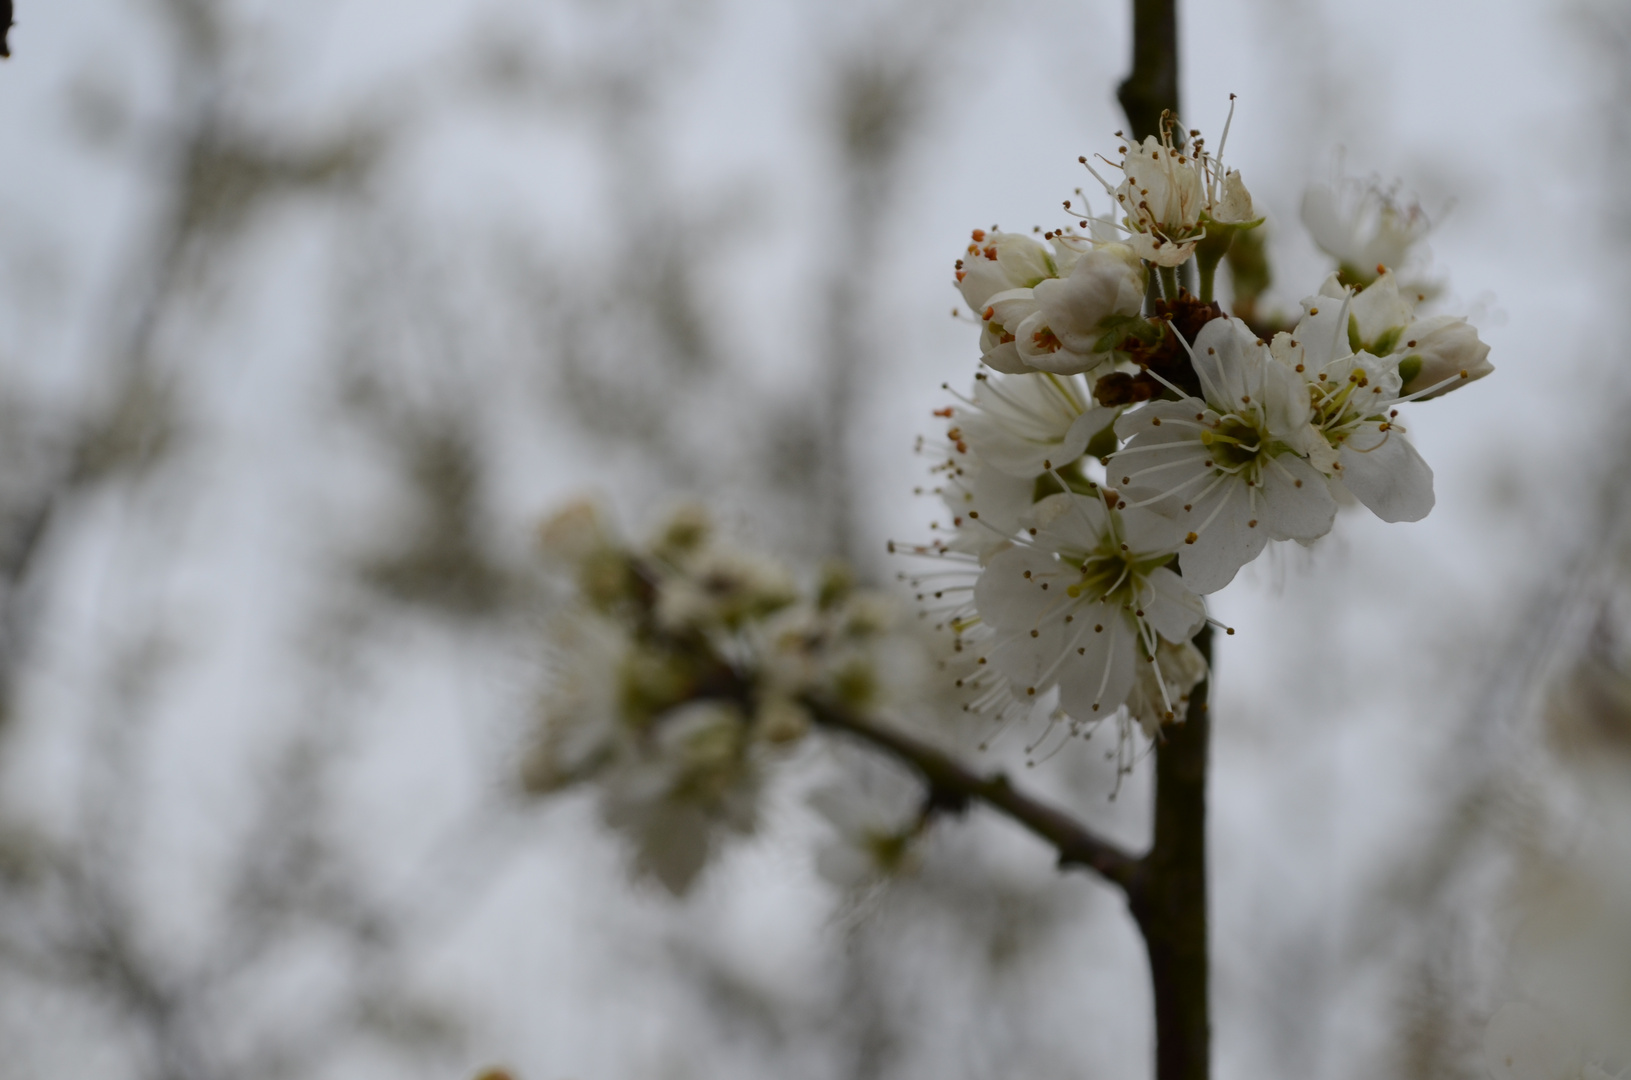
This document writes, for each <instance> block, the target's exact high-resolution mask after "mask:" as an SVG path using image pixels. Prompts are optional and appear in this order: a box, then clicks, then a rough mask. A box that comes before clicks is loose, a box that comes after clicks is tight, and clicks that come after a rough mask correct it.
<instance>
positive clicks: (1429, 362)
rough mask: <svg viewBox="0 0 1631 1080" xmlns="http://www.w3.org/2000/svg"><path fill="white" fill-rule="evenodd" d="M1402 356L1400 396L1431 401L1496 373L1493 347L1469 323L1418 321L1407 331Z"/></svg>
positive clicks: (1440, 318) (1448, 318) (1445, 319)
mask: <svg viewBox="0 0 1631 1080" xmlns="http://www.w3.org/2000/svg"><path fill="white" fill-rule="evenodd" d="M1398 352H1399V353H1400V358H1399V377H1400V379H1401V380H1402V381H1403V384H1404V385H1403V386H1402V387H1401V388H1400V392H1401V393H1402V394H1404V395H1405V396H1406V397H1411V398H1416V399H1417V400H1421V401H1427V400H1430V399H1432V398H1436V397H1441V396H1443V395H1444V394H1448V393H1449V392H1450V391H1451V390H1455V389H1457V388H1458V387H1462V386H1465V385H1467V384H1468V383H1470V382H1473V381H1474V380H1476V379H1482V378H1483V377H1484V376H1485V375H1488V374H1489V373H1490V372H1492V371H1494V370H1495V365H1494V364H1491V363H1490V362H1489V346H1488V345H1486V344H1484V343H1483V342H1482V341H1480V340H1479V338H1478V331H1477V330H1475V329H1473V327H1472V324H1471V323H1469V322H1467V320H1466V319H1462V318H1456V317H1453V316H1449V315H1438V316H1434V317H1432V318H1428V319H1418V320H1416V321H1415V322H1413V323H1411V324H1410V326H1409V327H1407V328H1406V330H1405V333H1404V334H1403V335H1402V337H1401V338H1400V342H1399V346H1398Z"/></svg>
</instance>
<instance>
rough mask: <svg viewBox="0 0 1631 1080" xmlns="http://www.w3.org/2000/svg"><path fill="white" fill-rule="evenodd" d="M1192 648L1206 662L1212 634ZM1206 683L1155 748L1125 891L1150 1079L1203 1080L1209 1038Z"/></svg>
mask: <svg viewBox="0 0 1631 1080" xmlns="http://www.w3.org/2000/svg"><path fill="white" fill-rule="evenodd" d="M1195 645H1196V647H1197V648H1199V649H1200V650H1201V652H1202V653H1204V654H1205V655H1206V658H1207V663H1208V664H1209V665H1210V663H1211V660H1212V628H1211V627H1210V626H1207V627H1204V628H1203V629H1202V630H1201V632H1200V634H1199V635H1198V636H1197V637H1196V638H1195ZM1210 681H1211V678H1210V676H1208V678H1207V681H1206V682H1203V683H1201V684H1200V685H1199V686H1197V687H1196V688H1195V689H1194V691H1193V692H1192V693H1191V694H1190V698H1189V711H1188V713H1187V714H1186V715H1185V718H1184V722H1183V723H1182V724H1169V725H1168V726H1167V727H1166V728H1165V729H1164V732H1163V734H1164V735H1165V738H1164V739H1163V740H1162V741H1161V742H1160V743H1159V744H1157V746H1156V750H1155V840H1154V842H1153V843H1152V844H1151V845H1150V851H1149V854H1147V855H1145V856H1144V858H1143V859H1142V860H1140V863H1139V870H1138V874H1137V876H1136V877H1135V878H1134V880H1133V883H1132V887H1131V888H1130V889H1129V890H1128V901H1129V906H1130V907H1131V908H1132V912H1133V918H1134V919H1135V920H1137V922H1138V928H1139V930H1140V932H1142V933H1143V935H1144V945H1145V949H1146V950H1147V952H1148V953H1149V957H1150V980H1151V984H1152V991H1153V997H1154V1001H1155V1037H1156V1047H1155V1075H1156V1080H1206V1077H1207V1075H1208V1070H1209V1064H1208V1062H1209V1056H1210V1046H1211V1039H1212V1029H1211V1018H1210V1004H1209V1001H1210V999H1209V994H1208V987H1209V984H1210V979H1211V970H1210V965H1209V963H1208V959H1207V919H1206V906H1207V905H1206V773H1207V758H1208V743H1209V742H1210V737H1211V729H1212V721H1211V717H1210V714H1209V710H1208V708H1207V698H1208V697H1209V696H1210V694H1209V690H1210V686H1209V684H1210Z"/></svg>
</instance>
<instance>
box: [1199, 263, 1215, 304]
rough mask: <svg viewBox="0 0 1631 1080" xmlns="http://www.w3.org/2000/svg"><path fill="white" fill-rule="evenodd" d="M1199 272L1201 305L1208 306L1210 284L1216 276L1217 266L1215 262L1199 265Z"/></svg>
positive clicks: (1210, 293) (1210, 295)
mask: <svg viewBox="0 0 1631 1080" xmlns="http://www.w3.org/2000/svg"><path fill="white" fill-rule="evenodd" d="M1200 272H1201V303H1203V304H1210V303H1211V302H1212V284H1213V282H1214V280H1215V279H1216V278H1217V276H1218V264H1217V263H1215V262H1211V263H1205V262H1203V263H1201V264H1200Z"/></svg>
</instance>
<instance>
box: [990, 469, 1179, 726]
mask: <svg viewBox="0 0 1631 1080" xmlns="http://www.w3.org/2000/svg"><path fill="white" fill-rule="evenodd" d="M1110 497H1113V496H1110ZM1032 520H1033V521H1034V523H1035V527H1036V535H1035V536H1034V537H1032V538H1031V539H1030V540H1029V541H1028V542H1025V543H1020V544H1017V545H1016V546H1014V547H1012V548H1009V549H1008V550H1006V551H1003V552H1002V553H1000V554H998V555H997V556H996V557H994V558H993V559H992V560H991V562H990V563H989V564H988V565H987V566H986V568H985V570H984V571H983V572H982V573H981V575H980V579H979V581H978V582H977V583H976V584H975V587H974V606H975V608H976V610H977V611H978V612H979V618H980V621H981V622H982V623H984V624H985V625H986V626H988V627H990V630H991V636H990V638H989V639H988V641H987V642H986V652H985V655H984V656H983V657H982V658H981V659H983V660H986V661H988V662H989V664H990V666H991V667H992V668H994V669H995V671H996V672H997V673H998V674H999V675H1000V676H1002V677H1003V678H1004V679H1006V681H1007V684H1008V688H1009V691H1010V693H1012V694H1013V695H1014V697H1015V698H1016V699H1018V700H1021V701H1024V700H1034V699H1036V698H1037V696H1038V695H1042V694H1046V693H1047V692H1048V691H1050V690H1051V689H1053V688H1054V687H1058V690H1059V708H1060V709H1061V710H1062V711H1063V712H1064V713H1065V714H1066V715H1068V716H1070V717H1072V718H1074V719H1076V720H1078V721H1082V722H1091V721H1092V720H1095V719H1098V718H1101V717H1103V716H1106V715H1109V714H1112V713H1115V712H1116V711H1117V710H1118V709H1119V708H1120V707H1121V705H1122V703H1123V702H1125V701H1126V699H1127V695H1128V694H1129V693H1130V692H1131V691H1132V689H1133V686H1134V683H1135V680H1136V679H1137V678H1138V674H1139V669H1140V667H1141V666H1149V665H1157V666H1158V665H1159V659H1158V658H1159V656H1160V655H1161V654H1160V652H1159V647H1160V642H1161V641H1162V640H1166V641H1170V642H1184V641H1188V640H1189V638H1190V637H1191V636H1192V635H1193V634H1194V633H1195V631H1196V630H1198V629H1199V628H1200V625H1201V623H1202V622H1203V621H1205V618H1206V611H1205V607H1204V606H1203V605H1202V603H1201V600H1200V598H1199V597H1197V596H1196V595H1195V594H1194V593H1193V592H1191V591H1190V590H1189V589H1188V588H1187V587H1186V586H1185V584H1184V582H1183V580H1182V579H1180V578H1179V576H1178V575H1177V574H1175V573H1173V571H1172V570H1170V569H1168V567H1167V564H1168V563H1170V562H1171V561H1172V558H1173V555H1174V554H1175V551H1176V547H1177V541H1176V533H1175V530H1174V526H1173V523H1172V522H1171V521H1169V520H1167V519H1166V518H1163V517H1160V516H1159V515H1156V514H1153V513H1150V512H1147V511H1142V512H1141V511H1134V512H1131V513H1126V514H1123V513H1120V512H1118V511H1116V510H1112V509H1109V508H1107V507H1106V506H1105V501H1104V498H1101V497H1099V496H1092V495H1077V494H1074V493H1070V494H1060V495H1051V496H1049V497H1048V498H1046V499H1044V500H1043V501H1042V502H1040V503H1038V504H1037V506H1036V508H1035V509H1034V510H1033V512H1032ZM1157 678H1158V681H1157V684H1156V685H1157V686H1160V687H1165V686H1166V685H1167V681H1166V680H1165V679H1161V678H1160V676H1159V672H1158V673H1157Z"/></svg>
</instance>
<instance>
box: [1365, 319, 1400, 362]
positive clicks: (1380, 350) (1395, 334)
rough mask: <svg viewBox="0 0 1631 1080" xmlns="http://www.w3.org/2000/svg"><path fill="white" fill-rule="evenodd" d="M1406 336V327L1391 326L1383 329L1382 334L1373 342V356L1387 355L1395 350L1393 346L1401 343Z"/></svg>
mask: <svg viewBox="0 0 1631 1080" xmlns="http://www.w3.org/2000/svg"><path fill="white" fill-rule="evenodd" d="M1403 336H1404V327H1402V326H1390V327H1388V328H1387V329H1386V330H1383V331H1382V336H1381V337H1379V338H1377V339H1376V340H1375V341H1373V342H1371V346H1370V351H1371V354H1372V355H1373V356H1386V355H1387V354H1388V353H1390V352H1392V351H1393V346H1395V345H1397V344H1398V343H1399V339H1400V338H1401V337H1403Z"/></svg>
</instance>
